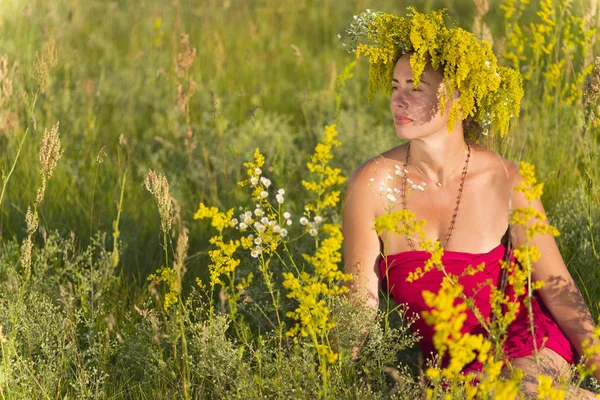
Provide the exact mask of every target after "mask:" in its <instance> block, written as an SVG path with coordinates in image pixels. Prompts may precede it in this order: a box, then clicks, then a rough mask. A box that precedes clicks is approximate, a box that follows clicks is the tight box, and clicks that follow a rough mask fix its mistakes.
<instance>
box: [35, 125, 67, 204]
mask: <svg viewBox="0 0 600 400" xmlns="http://www.w3.org/2000/svg"><path fill="white" fill-rule="evenodd" d="M58 125H59V123H58V122H57V123H56V125H54V126H53V127H52V128H51V129H50V130H48V129H46V130H45V131H44V134H43V135H42V141H41V144H40V174H41V175H42V184H41V186H40V188H39V189H38V192H37V197H36V200H35V201H36V203H37V204H41V203H42V201H43V200H44V193H45V191H46V184H47V183H48V181H49V180H50V178H51V177H52V174H53V173H54V169H55V168H56V164H57V163H58V160H60V158H61V157H62V153H63V151H62V147H61V144H60V135H59V133H58Z"/></svg>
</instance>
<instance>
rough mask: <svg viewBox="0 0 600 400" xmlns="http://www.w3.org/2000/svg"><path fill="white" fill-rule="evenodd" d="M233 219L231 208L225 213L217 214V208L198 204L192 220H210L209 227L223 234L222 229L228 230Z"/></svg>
mask: <svg viewBox="0 0 600 400" xmlns="http://www.w3.org/2000/svg"><path fill="white" fill-rule="evenodd" d="M232 217H233V208H232V209H230V210H229V211H227V212H226V213H223V212H219V209H218V208H217V207H207V206H205V205H204V204H203V203H200V206H199V207H198V211H196V214H194V219H204V218H210V219H211V226H212V227H213V228H215V229H217V230H218V231H219V233H222V232H223V229H225V228H228V227H229V226H230V225H231V218H232Z"/></svg>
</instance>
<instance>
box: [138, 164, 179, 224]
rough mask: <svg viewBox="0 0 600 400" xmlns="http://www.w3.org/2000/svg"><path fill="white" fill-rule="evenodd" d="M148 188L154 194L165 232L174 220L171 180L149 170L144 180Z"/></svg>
mask: <svg viewBox="0 0 600 400" xmlns="http://www.w3.org/2000/svg"><path fill="white" fill-rule="evenodd" d="M144 184H145V185H146V189H148V191H149V192H150V193H152V195H153V196H154V199H155V200H156V205H157V207H158V213H159V214H160V223H161V227H162V229H163V231H164V232H168V231H170V230H171V223H172V222H173V203H172V201H171V193H170V191H169V182H168V181H167V178H166V177H165V176H164V175H163V174H160V173H156V172H154V171H153V170H151V169H150V170H148V175H146V179H145V180H144Z"/></svg>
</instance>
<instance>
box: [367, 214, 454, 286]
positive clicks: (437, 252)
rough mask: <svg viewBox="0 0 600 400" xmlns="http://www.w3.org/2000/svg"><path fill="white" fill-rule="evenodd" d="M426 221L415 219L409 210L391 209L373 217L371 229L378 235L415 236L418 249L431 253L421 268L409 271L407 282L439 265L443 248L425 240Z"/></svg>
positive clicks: (436, 243) (436, 242)
mask: <svg viewBox="0 0 600 400" xmlns="http://www.w3.org/2000/svg"><path fill="white" fill-rule="evenodd" d="M425 224H426V221H425V220H421V221H417V219H416V216H415V214H414V213H412V212H411V211H409V210H400V211H393V212H392V211H391V212H388V213H385V214H383V215H381V216H379V217H377V218H375V225H374V227H373V229H374V230H375V231H376V232H377V235H378V236H385V235H387V234H394V235H396V236H406V237H415V236H416V237H417V238H418V240H419V241H420V246H419V247H420V249H421V250H423V251H427V252H429V253H431V257H430V258H429V259H428V260H427V261H426V262H425V264H424V265H423V268H421V267H417V268H416V269H415V270H414V271H411V272H410V273H409V274H408V277H407V278H406V281H407V282H413V281H414V280H416V279H419V278H421V277H423V275H424V274H425V273H426V272H428V271H430V270H431V269H433V267H435V266H441V264H442V255H443V254H444V249H443V248H442V246H441V244H440V242H439V241H435V242H431V241H429V240H425V230H424V229H423V227H424V226H425Z"/></svg>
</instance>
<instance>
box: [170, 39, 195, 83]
mask: <svg viewBox="0 0 600 400" xmlns="http://www.w3.org/2000/svg"><path fill="white" fill-rule="evenodd" d="M179 45H180V46H181V49H182V52H181V53H179V54H177V56H176V57H175V71H176V72H177V75H178V76H180V77H183V76H184V75H185V73H186V72H187V71H188V70H189V69H190V68H191V67H192V64H193V63H194V59H195V58H196V48H193V49H192V48H190V37H189V35H188V34H187V33H182V34H181V37H180V39H179Z"/></svg>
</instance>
